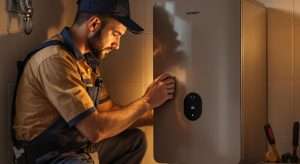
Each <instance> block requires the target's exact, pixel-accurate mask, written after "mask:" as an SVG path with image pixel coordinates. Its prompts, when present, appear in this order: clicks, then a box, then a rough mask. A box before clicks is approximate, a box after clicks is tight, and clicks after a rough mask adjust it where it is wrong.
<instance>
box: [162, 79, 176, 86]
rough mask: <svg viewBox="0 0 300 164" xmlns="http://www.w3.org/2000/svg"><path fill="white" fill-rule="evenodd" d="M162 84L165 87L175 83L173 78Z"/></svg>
mask: <svg viewBox="0 0 300 164" xmlns="http://www.w3.org/2000/svg"><path fill="white" fill-rule="evenodd" d="M164 83H165V84H166V85H169V84H174V83H176V81H175V79H174V78H168V79H166V80H164Z"/></svg>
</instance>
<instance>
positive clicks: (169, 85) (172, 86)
mask: <svg viewBox="0 0 300 164" xmlns="http://www.w3.org/2000/svg"><path fill="white" fill-rule="evenodd" d="M175 87H176V85H175V83H172V84H168V85H166V88H167V89H175Z"/></svg>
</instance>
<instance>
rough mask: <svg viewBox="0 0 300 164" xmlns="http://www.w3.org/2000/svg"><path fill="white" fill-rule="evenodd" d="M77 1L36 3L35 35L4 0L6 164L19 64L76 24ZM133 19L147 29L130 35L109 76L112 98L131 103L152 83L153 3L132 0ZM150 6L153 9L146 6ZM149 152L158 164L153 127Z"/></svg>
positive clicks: (2, 134)
mask: <svg viewBox="0 0 300 164" xmlns="http://www.w3.org/2000/svg"><path fill="white" fill-rule="evenodd" d="M75 2H76V0H55V1H53V0H33V6H34V17H33V19H34V25H33V28H34V29H33V33H32V34H31V35H29V36H26V35H25V34H23V31H22V29H21V28H20V21H19V20H18V19H17V17H16V16H11V15H8V14H7V12H6V5H7V4H6V0H0V49H1V55H2V59H1V60H0V79H1V81H0V98H1V101H0V109H1V110H0V121H1V124H0V145H1V146H0V163H11V162H10V159H11V151H10V142H9V141H10V137H9V134H8V132H9V128H8V126H9V125H8V123H9V110H10V102H11V96H12V91H13V85H14V83H15V78H16V61H17V60H18V59H21V58H22V57H24V55H25V54H26V52H28V51H29V50H30V49H32V48H33V47H34V46H36V45H37V44H38V43H40V42H41V41H43V40H45V39H47V38H48V37H49V36H52V35H53V34H55V33H57V32H59V31H60V30H61V29H62V28H63V27H64V26H65V25H70V24H71V23H72V21H73V18H74V15H75V11H76V5H75V4H76V3H75ZM131 3H132V10H133V11H132V15H134V16H133V17H134V18H135V19H136V20H137V22H139V23H140V24H141V25H142V26H144V27H145V29H146V31H145V33H144V34H142V35H139V36H133V35H132V34H129V33H128V34H127V35H126V36H125V38H124V39H123V40H122V44H121V50H120V52H117V53H116V55H115V56H113V57H112V58H111V59H109V60H107V62H106V64H105V65H106V66H105V67H106V68H107V69H106V70H107V71H106V72H105V74H106V77H107V83H109V86H108V87H109V89H110V91H111V95H112V98H113V99H115V101H116V102H119V103H121V104H126V103H128V102H130V101H131V100H133V99H135V98H137V97H138V96H141V95H142V93H143V91H144V90H145V88H146V86H147V84H148V83H150V82H151V80H152V0H146V1H139V0H135V1H133V0H132V1H131ZM145 6H147V7H145ZM144 131H145V132H146V133H147V138H148V147H149V148H148V151H147V154H146V156H145V159H144V162H143V163H144V164H147V163H149V164H150V163H151V164H152V163H154V161H153V157H152V156H153V155H152V154H153V148H152V127H147V128H144Z"/></svg>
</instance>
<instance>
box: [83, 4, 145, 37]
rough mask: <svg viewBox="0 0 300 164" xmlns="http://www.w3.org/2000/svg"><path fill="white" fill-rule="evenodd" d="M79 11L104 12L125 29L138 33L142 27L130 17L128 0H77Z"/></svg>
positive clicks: (141, 30)
mask: <svg viewBox="0 0 300 164" xmlns="http://www.w3.org/2000/svg"><path fill="white" fill-rule="evenodd" d="M77 4H78V5H79V8H78V10H79V12H87V13H93V14H106V15H109V16H111V17H113V18H115V19H117V20H118V21H119V22H121V23H122V24H123V25H124V26H126V27H127V29H128V30H129V31H130V32H132V33H134V34H139V33H141V32H143V31H144V29H143V28H142V27H141V26H140V25H138V24H137V23H136V22H135V21H133V20H132V19H131V18H130V7H129V0H78V1H77Z"/></svg>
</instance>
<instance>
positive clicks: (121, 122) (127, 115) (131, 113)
mask: <svg viewBox="0 0 300 164" xmlns="http://www.w3.org/2000/svg"><path fill="white" fill-rule="evenodd" d="M150 110H151V107H150V105H149V104H148V103H147V102H146V101H145V100H144V99H142V98H141V99H138V100H137V101H135V102H133V103H131V104H129V105H127V106H124V107H119V108H114V109H112V110H110V111H103V112H101V110H100V111H99V110H98V111H99V114H98V117H99V118H98V119H97V120H98V123H99V124H100V128H99V131H100V132H101V135H102V137H101V138H102V139H103V138H109V137H112V136H115V135H117V134H119V133H121V132H122V131H124V130H126V129H128V128H129V127H131V126H132V125H133V124H134V123H135V122H136V121H137V120H138V119H139V118H141V117H142V116H143V115H145V114H146V113H147V112H149V111H150Z"/></svg>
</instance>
